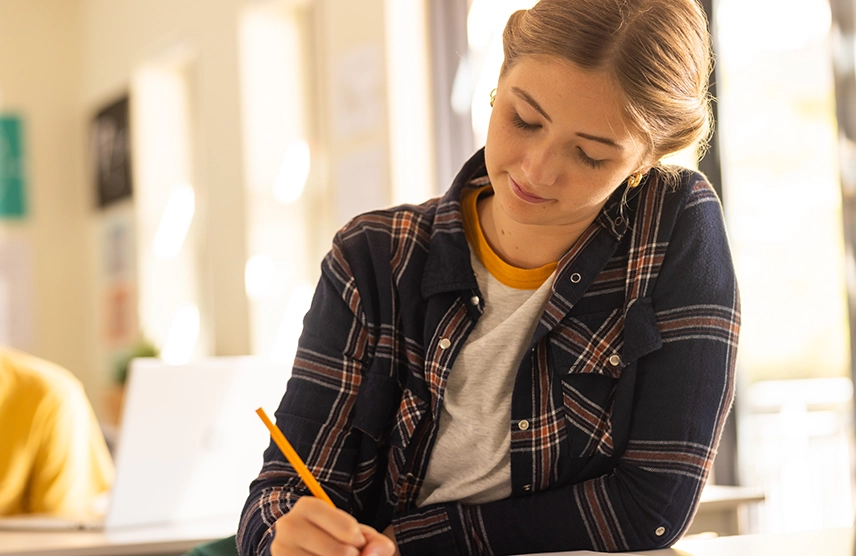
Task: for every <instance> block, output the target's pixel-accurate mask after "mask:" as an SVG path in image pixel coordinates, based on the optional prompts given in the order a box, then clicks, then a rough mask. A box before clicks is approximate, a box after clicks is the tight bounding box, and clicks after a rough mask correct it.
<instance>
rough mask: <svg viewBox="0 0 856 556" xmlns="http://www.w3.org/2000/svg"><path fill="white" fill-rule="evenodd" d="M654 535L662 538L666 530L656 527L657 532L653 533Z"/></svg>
mask: <svg viewBox="0 0 856 556" xmlns="http://www.w3.org/2000/svg"><path fill="white" fill-rule="evenodd" d="M654 534H655V535H657V536H658V537H662V536H663V535H665V534H666V528H665V527H657V530H656V531H654Z"/></svg>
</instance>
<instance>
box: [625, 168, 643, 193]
mask: <svg viewBox="0 0 856 556" xmlns="http://www.w3.org/2000/svg"><path fill="white" fill-rule="evenodd" d="M640 183H642V172H637V173H635V174H630V177H629V178H627V187H629V188H631V189H632V188H634V187H639V184H640Z"/></svg>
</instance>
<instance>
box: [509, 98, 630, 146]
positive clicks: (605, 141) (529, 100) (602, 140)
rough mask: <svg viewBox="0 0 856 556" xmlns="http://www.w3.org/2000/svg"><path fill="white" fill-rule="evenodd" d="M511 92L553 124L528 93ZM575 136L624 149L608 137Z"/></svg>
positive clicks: (588, 134) (586, 134) (585, 134)
mask: <svg viewBox="0 0 856 556" xmlns="http://www.w3.org/2000/svg"><path fill="white" fill-rule="evenodd" d="M511 91H512V92H513V93H514V94H516V95H517V96H519V97H520V98H522V99H523V100H524V101H526V102H527V103H529V104H530V105H531V106H532V108H534V109H535V110H537V111H538V112H540V114H541V115H542V116H544V118H546V119H547V121H548V122H550V123H553V119H552V118H550V116H548V115H547V112H545V111H544V109H543V108H541V105H540V104H538V102H537V101H536V100H535V99H534V98H532V97H531V96H530V95H529V93H527V92H526V91H524V90H523V89H521V88H520V87H512V88H511ZM576 135H577V137H582V138H583V139H588V140H589V141H597V142H598V143H603V144H604V145H608V146H610V147H613V148H616V149H618V150H620V151H623V150H624V147H622V146H621V145H619V144H618V143H616V142H615V141H614V140H612V139H609V138H608V137H599V136H597V135H591V134H590V133H580V132H577V133H576Z"/></svg>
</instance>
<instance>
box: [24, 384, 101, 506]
mask: <svg viewBox="0 0 856 556" xmlns="http://www.w3.org/2000/svg"><path fill="white" fill-rule="evenodd" d="M69 382H70V381H69ZM35 419H36V420H37V421H39V423H38V424H37V425H35V426H34V428H33V430H38V431H40V434H41V439H40V443H39V448H38V451H37V453H36V454H35V458H34V461H33V474H32V477H31V481H30V485H29V491H30V493H29V496H28V500H27V511H29V512H36V513H42V512H44V513H62V514H81V513H91V512H94V511H95V510H96V509H97V508H95V507H94V506H95V504H96V502H97V500H98V496H99V495H101V494H103V493H105V492H106V491H107V490H108V489H109V488H110V485H111V484H112V481H113V462H112V459H111V457H110V453H109V451H108V449H107V444H106V442H105V441H104V436H103V435H102V433H101V428H100V427H99V425H98V421H97V419H96V417H95V413H94V412H93V411H92V406H91V405H90V404H89V400H88V399H87V397H86V394H85V392H84V391H83V388H82V387H81V386H80V385H79V384H77V383H76V382H75V383H72V384H71V385H70V386H64V387H63V389H62V391H61V392H55V393H51V395H48V396H46V397H45V398H44V399H43V400H42V401H41V402H40V404H39V409H38V411H37V412H36V415H35Z"/></svg>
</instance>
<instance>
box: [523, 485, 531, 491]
mask: <svg viewBox="0 0 856 556" xmlns="http://www.w3.org/2000/svg"><path fill="white" fill-rule="evenodd" d="M523 490H526V491H529V490H532V485H523Z"/></svg>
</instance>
